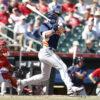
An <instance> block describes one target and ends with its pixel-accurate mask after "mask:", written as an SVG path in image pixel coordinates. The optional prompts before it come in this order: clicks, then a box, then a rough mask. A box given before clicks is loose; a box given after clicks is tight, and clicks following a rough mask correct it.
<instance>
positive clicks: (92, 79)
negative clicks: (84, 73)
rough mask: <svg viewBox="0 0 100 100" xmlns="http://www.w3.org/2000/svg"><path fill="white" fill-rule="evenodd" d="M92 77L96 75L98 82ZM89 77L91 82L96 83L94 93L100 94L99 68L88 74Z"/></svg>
mask: <svg viewBox="0 0 100 100" xmlns="http://www.w3.org/2000/svg"><path fill="white" fill-rule="evenodd" d="M94 77H97V79H98V81H99V82H98V83H97V82H96V80H95V79H94ZM89 79H90V80H91V81H92V83H93V84H96V83H97V88H96V95H97V96H100V68H97V69H96V70H94V71H93V72H92V73H91V74H89Z"/></svg>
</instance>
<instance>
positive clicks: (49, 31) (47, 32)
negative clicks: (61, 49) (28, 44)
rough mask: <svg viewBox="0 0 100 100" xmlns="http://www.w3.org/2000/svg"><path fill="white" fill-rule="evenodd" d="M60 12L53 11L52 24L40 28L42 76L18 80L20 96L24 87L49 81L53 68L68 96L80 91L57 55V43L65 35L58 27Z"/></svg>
mask: <svg viewBox="0 0 100 100" xmlns="http://www.w3.org/2000/svg"><path fill="white" fill-rule="evenodd" d="M58 16H59V12H58V11H55V10H53V11H51V12H49V13H48V16H47V17H48V18H49V19H51V21H50V22H46V23H43V24H42V25H41V26H40V33H41V37H42V48H41V49H40V51H39V54H38V57H39V60H40V61H41V74H38V75H35V76H32V77H31V78H29V79H23V80H18V94H19V95H20V94H21V92H22V89H23V87H24V86H27V85H35V84H38V83H39V82H42V81H45V80H48V79H49V77H50V72H51V68H52V67H54V68H56V69H57V70H58V71H59V72H60V75H61V78H62V80H63V81H64V83H65V85H66V87H67V94H72V93H74V92H76V91H78V89H76V88H75V87H74V86H72V85H73V84H72V82H71V80H70V78H69V76H68V73H67V66H66V65H65V64H64V62H63V61H62V60H61V58H59V57H58V56H57V55H56V54H55V51H56V48H57V43H58V40H59V37H60V35H61V34H62V33H64V29H63V28H62V27H61V26H59V25H58Z"/></svg>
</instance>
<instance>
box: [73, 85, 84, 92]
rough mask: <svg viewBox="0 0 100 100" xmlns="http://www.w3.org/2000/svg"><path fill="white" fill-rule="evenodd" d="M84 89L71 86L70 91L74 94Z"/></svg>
mask: <svg viewBox="0 0 100 100" xmlns="http://www.w3.org/2000/svg"><path fill="white" fill-rule="evenodd" d="M83 89H84V87H77V86H72V90H73V91H74V93H77V92H81V91H82V90H83Z"/></svg>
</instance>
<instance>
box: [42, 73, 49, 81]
mask: <svg viewBox="0 0 100 100" xmlns="http://www.w3.org/2000/svg"><path fill="white" fill-rule="evenodd" d="M42 75H43V81H46V80H48V79H49V77H50V75H47V74H42Z"/></svg>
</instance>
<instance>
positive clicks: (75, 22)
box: [65, 10, 80, 27]
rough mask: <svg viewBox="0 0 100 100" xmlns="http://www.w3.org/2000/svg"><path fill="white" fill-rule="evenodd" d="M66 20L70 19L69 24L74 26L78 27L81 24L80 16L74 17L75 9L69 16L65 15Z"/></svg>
mask: <svg viewBox="0 0 100 100" xmlns="http://www.w3.org/2000/svg"><path fill="white" fill-rule="evenodd" d="M65 20H66V21H69V24H70V25H71V26H72V27H76V26H78V25H79V24H80V20H79V19H78V18H76V17H74V11H73V10H72V11H71V12H70V13H69V16H66V17H65Z"/></svg>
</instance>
